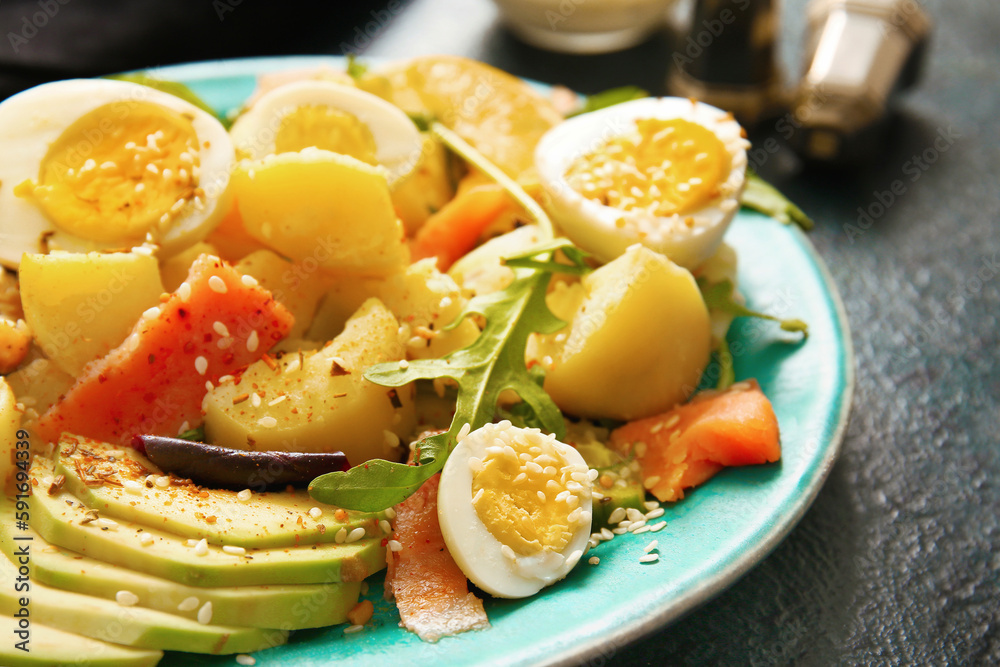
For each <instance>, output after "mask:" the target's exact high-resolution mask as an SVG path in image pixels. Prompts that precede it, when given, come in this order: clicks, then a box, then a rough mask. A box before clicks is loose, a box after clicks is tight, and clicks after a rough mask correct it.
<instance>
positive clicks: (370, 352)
mask: <svg viewBox="0 0 1000 667" xmlns="http://www.w3.org/2000/svg"><path fill="white" fill-rule="evenodd" d="M402 358H403V341H401V340H400V337H399V324H398V322H397V321H396V318H395V317H393V315H392V313H390V312H389V311H388V309H386V307H385V306H383V305H382V303H381V302H380V301H379V300H378V299H369V300H368V301H366V302H365V303H364V304H363V305H362V306H361V308H360V309H359V310H358V312H357V313H356V314H355V315H354V317H352V318H351V319H350V320H349V321H348V323H347V328H346V329H345V330H344V332H343V333H342V334H340V335H339V336H337V337H336V338H335V339H334V340H333V341H331V342H330V343H329V344H328V345H326V346H325V347H323V348H322V349H320V350H317V351H303V352H301V353H297V352H288V353H285V354H284V355H282V357H281V358H280V359H279V360H278V364H276V367H275V368H274V369H272V368H271V367H270V366H269V365H268V364H267V363H265V361H258V362H255V363H253V364H251V365H250V366H249V367H248V368H247V370H246V371H245V372H244V373H243V374H242V377H241V380H240V383H239V384H238V385H237V384H234V383H232V382H227V383H224V384H220V385H218V386H216V387H215V388H214V389H213V390H212V391H210V392H209V394H208V396H207V397H206V399H205V402H204V404H203V405H204V409H205V434H206V436H207V437H208V441H209V442H212V443H214V444H217V445H221V446H223V447H231V448H234V449H247V450H257V451H298V452H332V451H342V452H344V454H346V455H347V459H348V461H350V463H351V465H357V464H359V463H363V462H364V461H367V460H369V459H372V458H390V457H396V456H399V454H400V450H399V449H397V447H396V445H398V443H399V440H398V438H395V437H394V436H392V435H391V434H395V435H396V436H405V435H406V434H408V433H410V431H411V430H412V429H413V427H414V422H415V419H416V417H415V413H414V407H413V388H412V387H400V388H399V389H396V390H395V393H394V394H392V393H391V392H393V390H392V389H390V388H389V387H382V386H379V385H376V384H373V383H371V382H369V381H368V380H365V379H364V377H363V374H364V371H365V369H366V368H368V367H369V366H371V365H373V364H377V363H381V362H388V361H398V360H400V359H402ZM251 394H255V395H256V396H257V397H258V398H256V399H255V398H253V396H251ZM387 433H389V435H387Z"/></svg>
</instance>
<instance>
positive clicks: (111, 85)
mask: <svg viewBox="0 0 1000 667" xmlns="http://www.w3.org/2000/svg"><path fill="white" fill-rule="evenodd" d="M233 162H234V151H233V145H232V142H231V141H230V139H229V135H228V134H227V133H226V130H225V128H224V127H223V126H222V124H221V123H219V121H218V120H217V119H216V118H214V117H213V116H211V115H210V114H208V113H206V112H205V111H203V110H201V109H199V108H197V107H195V106H194V105H192V104H189V103H188V102H186V101H184V100H182V99H180V98H177V97H174V96H173V95H169V94H167V93H164V92H161V91H158V90H154V89H153V88H149V87H147V86H142V85H139V84H135V83H128V82H125V81H111V80H100V79H73V80H68V81H56V82H53V83H47V84H44V85H41V86H38V87H36V88H32V89H30V90H26V91H24V92H22V93H19V94H17V95H15V96H13V97H11V98H9V99H7V100H5V101H4V102H2V103H0V263H3V264H4V265H5V266H8V267H10V268H17V265H18V263H19V262H20V259H21V255H22V254H23V253H25V252H29V253H37V252H46V251H48V250H53V249H61V250H69V251H77V252H86V251H92V250H111V249H128V248H130V247H133V246H136V245H141V244H143V243H151V244H155V245H158V246H159V247H160V249H161V252H162V254H164V255H169V254H172V253H175V252H178V251H180V250H182V249H184V248H186V247H188V246H190V245H191V244H192V243H195V242H196V241H198V240H200V239H201V238H203V237H204V236H206V235H207V234H208V233H209V232H210V231H211V230H212V228H213V227H214V226H215V224H216V222H217V221H218V220H219V219H220V217H221V216H222V215H223V214H224V213H225V211H226V209H227V208H228V199H227V197H228V191H229V169H230V167H231V166H232V164H233Z"/></svg>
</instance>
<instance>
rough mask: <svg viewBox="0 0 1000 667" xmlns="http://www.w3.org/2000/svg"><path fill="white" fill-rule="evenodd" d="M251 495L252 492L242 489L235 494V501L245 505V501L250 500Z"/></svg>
mask: <svg viewBox="0 0 1000 667" xmlns="http://www.w3.org/2000/svg"><path fill="white" fill-rule="evenodd" d="M252 495H253V491H251V490H250V489H243V490H242V491H240V492H239V493H237V494H236V499H237V500H239V501H240V502H243V503H245V502H246V501H248V500H250V497H251V496H252Z"/></svg>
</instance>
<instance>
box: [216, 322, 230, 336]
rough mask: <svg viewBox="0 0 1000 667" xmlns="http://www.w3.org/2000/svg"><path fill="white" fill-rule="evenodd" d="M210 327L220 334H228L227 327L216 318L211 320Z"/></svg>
mask: <svg viewBox="0 0 1000 667" xmlns="http://www.w3.org/2000/svg"><path fill="white" fill-rule="evenodd" d="M212 329H213V330H214V331H215V333H217V334H219V335H220V336H228V335H229V327H227V326H226V325H225V324H223V323H222V322H219V321H218V320H216V321H215V322H212Z"/></svg>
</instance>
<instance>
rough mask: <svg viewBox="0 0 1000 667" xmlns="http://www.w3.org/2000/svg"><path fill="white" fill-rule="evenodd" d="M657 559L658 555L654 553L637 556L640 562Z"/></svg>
mask: <svg viewBox="0 0 1000 667" xmlns="http://www.w3.org/2000/svg"><path fill="white" fill-rule="evenodd" d="M658 560H660V557H659V556H657V555H656V554H646V555H645V556H640V557H639V562H640V563H655V562H656V561H658Z"/></svg>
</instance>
